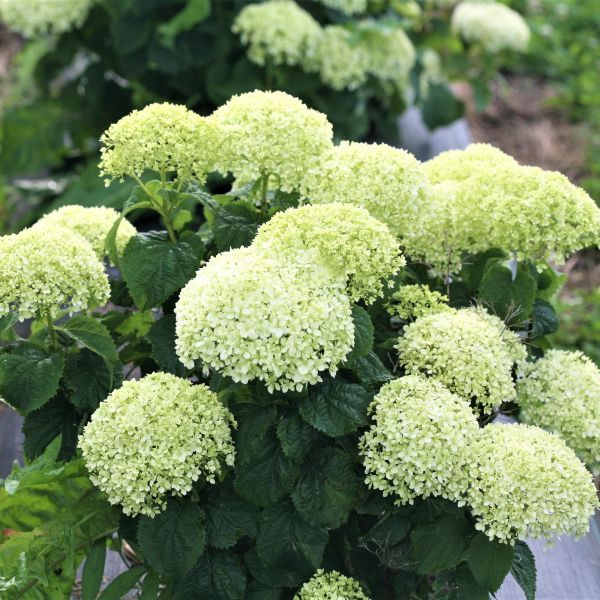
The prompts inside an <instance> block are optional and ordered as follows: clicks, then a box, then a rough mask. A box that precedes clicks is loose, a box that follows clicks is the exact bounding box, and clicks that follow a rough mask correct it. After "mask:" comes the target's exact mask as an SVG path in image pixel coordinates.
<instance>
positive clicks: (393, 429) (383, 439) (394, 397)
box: [360, 375, 478, 504]
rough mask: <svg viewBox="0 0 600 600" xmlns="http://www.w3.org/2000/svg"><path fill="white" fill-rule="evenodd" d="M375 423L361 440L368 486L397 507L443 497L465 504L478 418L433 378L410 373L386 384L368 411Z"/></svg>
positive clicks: (460, 400) (361, 451) (462, 401)
mask: <svg viewBox="0 0 600 600" xmlns="http://www.w3.org/2000/svg"><path fill="white" fill-rule="evenodd" d="M369 410H370V412H371V413H372V414H373V420H374V424H373V425H372V426H371V428H370V429H369V430H368V431H367V432H366V433H365V434H364V435H363V437H362V439H361V441H360V453H361V455H362V459H363V463H364V466H365V471H366V482H367V485H369V487H372V488H375V489H377V490H380V491H381V492H383V495H384V496H390V495H391V496H393V497H395V498H396V503H397V504H406V503H410V504H413V502H414V500H415V499H416V498H427V497H429V496H441V497H443V498H447V499H449V500H452V501H456V502H463V501H464V495H465V492H466V489H467V487H468V484H469V466H468V465H469V456H468V449H469V444H471V442H472V441H473V438H474V437H475V436H476V435H477V431H478V425H477V420H476V418H475V415H474V414H473V411H472V410H471V407H470V406H469V403H468V402H466V401H465V400H464V399H463V398H460V397H459V396H457V395H456V394H453V393H451V392H450V391H448V389H447V388H445V387H444V386H443V385H442V384H441V383H439V382H438V381H436V380H435V379H425V378H422V377H417V376H415V375H409V376H406V377H402V378H400V379H395V380H394V381H392V382H391V383H388V384H387V385H384V386H383V387H382V388H381V390H380V391H379V393H378V394H377V396H375V399H374V400H373V402H372V404H371V406H370V408H369Z"/></svg>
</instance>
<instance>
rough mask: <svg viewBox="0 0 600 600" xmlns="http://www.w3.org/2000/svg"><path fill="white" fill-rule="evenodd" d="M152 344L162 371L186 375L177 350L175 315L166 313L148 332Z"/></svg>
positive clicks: (187, 370) (186, 370)
mask: <svg viewBox="0 0 600 600" xmlns="http://www.w3.org/2000/svg"><path fill="white" fill-rule="evenodd" d="M147 337H148V339H149V340H150V343H151V344H152V358H153V359H154V360H155V361H156V364H157V365H158V366H159V368H160V369H161V371H166V372H167V373H172V374H173V375H177V376H178V377H186V375H188V374H189V369H186V368H185V367H184V366H183V364H182V363H181V361H180V360H179V357H178V356H177V354H176V352H175V315H174V314H170V315H165V316H164V317H163V318H162V319H159V320H158V321H156V322H155V323H154V324H153V325H152V327H151V329H150V332H149V333H148V336H147Z"/></svg>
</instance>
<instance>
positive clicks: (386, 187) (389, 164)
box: [306, 142, 428, 239]
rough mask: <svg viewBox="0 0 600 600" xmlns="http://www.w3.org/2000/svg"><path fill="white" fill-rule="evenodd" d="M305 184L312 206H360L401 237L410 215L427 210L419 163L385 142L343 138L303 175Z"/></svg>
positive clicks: (408, 225) (413, 216)
mask: <svg viewBox="0 0 600 600" xmlns="http://www.w3.org/2000/svg"><path fill="white" fill-rule="evenodd" d="M306 187H307V195H308V198H309V200H310V201H311V202H312V203H313V204H326V203H330V202H343V203H347V204H355V205H357V206H362V207H364V208H366V209H367V210H368V211H369V212H370V213H371V215H372V216H373V217H375V218H376V219H379V220H380V221H382V222H383V223H385V224H386V225H387V226H388V227H389V228H390V230H391V231H392V232H393V233H395V234H396V235H397V236H399V237H400V238H401V239H402V238H403V236H404V234H405V232H406V231H407V230H408V229H410V228H411V227H412V225H411V223H412V221H413V219H414V218H416V216H417V215H418V214H419V213H420V212H427V208H426V207H427V201H428V186H427V182H426V177H425V175H424V173H423V169H422V165H421V163H420V162H419V161H418V160H417V159H416V158H415V157H414V156H413V155H412V154H410V153H408V152H406V151H405V150H401V149H399V148H392V147H391V146H387V145H386V144H364V143H358V142H342V143H341V144H340V145H339V146H336V147H335V148H332V149H330V150H329V151H328V152H326V153H325V154H324V156H323V158H322V160H321V161H320V162H319V164H318V166H317V167H316V168H315V169H314V170H313V171H311V172H310V173H309V174H308V175H307V178H306Z"/></svg>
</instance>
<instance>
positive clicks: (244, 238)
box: [213, 203, 260, 252]
mask: <svg viewBox="0 0 600 600" xmlns="http://www.w3.org/2000/svg"><path fill="white" fill-rule="evenodd" d="M259 224H260V215H259V213H258V211H257V210H256V209H254V207H252V206H251V205H250V204H245V203H237V204H228V205H227V206H220V207H219V208H218V209H216V210H215V212H214V226H213V235H214V237H215V242H216V244H217V250H219V252H224V251H226V250H230V249H232V248H240V247H241V246H249V245H250V244H251V243H252V240H253V239H254V236H255V235H256V232H257V230H258V226H259Z"/></svg>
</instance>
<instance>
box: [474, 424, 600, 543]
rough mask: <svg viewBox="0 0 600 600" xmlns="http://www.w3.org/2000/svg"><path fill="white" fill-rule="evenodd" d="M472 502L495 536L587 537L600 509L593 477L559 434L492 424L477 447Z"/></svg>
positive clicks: (485, 529) (480, 525) (479, 518)
mask: <svg viewBox="0 0 600 600" xmlns="http://www.w3.org/2000/svg"><path fill="white" fill-rule="evenodd" d="M471 459H472V466H471V467H470V475H471V484H470V486H469V490H468V496H467V501H468V503H469V505H470V506H471V510H472V512H473V515H474V516H475V518H476V519H477V523H476V525H475V527H476V528H477V529H479V530H480V531H483V532H485V534H486V535H487V536H488V537H489V538H490V539H494V538H497V539H498V540H500V541H508V542H514V540H517V539H524V538H526V537H535V538H547V539H550V538H552V537H553V536H555V535H561V534H563V533H565V534H573V535H576V536H582V535H585V534H586V533H587V531H588V529H589V519H590V517H592V515H593V514H594V510H595V509H596V508H598V507H599V503H598V498H597V496H596V489H595V487H594V484H593V483H592V477H591V475H590V473H589V472H588V471H587V469H586V468H585V466H584V465H583V463H582V462H581V461H580V460H579V459H578V458H577V456H575V453H574V452H573V451H572V450H571V449H570V448H568V447H567V446H566V445H565V443H564V442H563V441H562V440H561V439H560V438H558V437H557V436H555V435H553V434H551V433H548V432H546V431H544V430H543V429H539V428H537V427H531V426H529V425H495V424H493V425H488V426H487V427H484V429H482V430H481V432H480V434H479V436H478V437H477V439H476V441H475V442H474V443H473V446H472V448H471Z"/></svg>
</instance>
